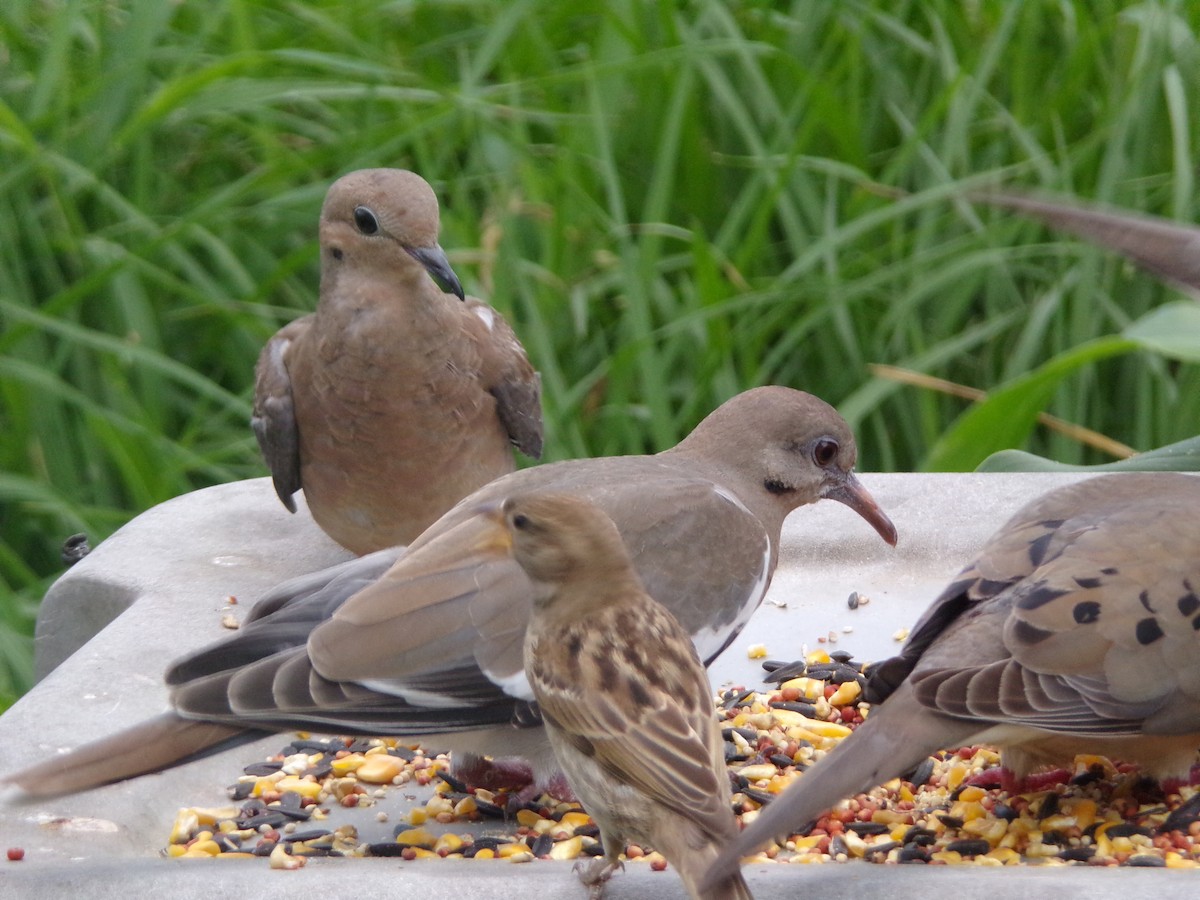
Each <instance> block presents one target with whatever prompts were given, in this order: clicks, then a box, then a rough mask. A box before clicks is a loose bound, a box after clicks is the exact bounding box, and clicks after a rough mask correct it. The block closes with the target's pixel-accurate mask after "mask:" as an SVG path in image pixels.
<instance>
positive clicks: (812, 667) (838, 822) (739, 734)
mask: <svg viewBox="0 0 1200 900" xmlns="http://www.w3.org/2000/svg"><path fill="white" fill-rule="evenodd" d="M763 667H764V669H766V670H767V672H768V675H767V679H768V681H773V682H775V683H776V685H777V687H776V688H775V689H773V690H766V691H756V690H745V689H740V688H734V689H730V690H727V691H724V692H723V693H722V694H721V695H720V696H719V697H718V698H717V711H718V714H719V715H720V716H721V717H722V720H723V722H722V730H723V733H724V735H725V759H726V762H727V764H728V766H729V773H730V778H731V779H732V780H733V786H734V797H733V803H734V811H735V812H736V813H737V814H738V816H739V817H740V818H741V819H743V820H744V821H747V822H748V821H750V819H751V818H752V817H754V816H755V815H757V811H758V809H759V808H760V807H761V806H762V805H763V804H765V803H769V802H770V801H771V800H772V799H773V798H774V797H775V796H776V795H778V794H779V793H780V792H782V791H783V790H784V789H785V788H786V787H787V786H788V785H789V784H791V782H792V781H793V779H796V778H799V777H803V772H804V770H805V769H806V768H808V766H809V765H811V764H812V763H813V762H815V761H816V760H817V759H819V758H820V757H821V756H823V755H824V754H825V753H827V752H828V751H829V750H831V749H832V748H833V747H834V746H836V744H837V742H838V741H840V740H841V739H843V738H844V737H846V736H847V735H849V734H850V733H851V732H852V730H853V728H854V727H855V726H856V725H857V724H859V723H861V722H862V721H863V719H864V718H865V717H866V716H867V715H869V713H870V708H869V705H868V704H867V703H865V702H862V701H861V700H860V696H861V692H862V687H863V680H864V679H863V675H862V669H863V667H862V666H861V665H859V664H857V663H855V662H854V661H853V660H852V659H851V658H850V656H849V654H846V653H844V652H841V651H834V652H832V653H827V652H826V651H824V650H818V651H815V652H813V653H810V654H808V655H807V657H806V658H805V659H804V660H802V661H799V662H794V663H786V664H784V663H779V662H774V661H770V660H765V661H764V662H763ZM998 765H999V754H997V753H996V752H995V751H994V750H991V749H989V748H986V747H968V748H964V749H961V750H957V751H955V752H948V753H941V754H939V755H938V756H937V757H930V758H928V759H927V760H926V761H925V762H924V763H923V764H922V765H921V766H919V767H918V768H917V770H916V771H915V772H913V773H910V775H909V777H908V779H907V780H904V779H895V780H893V781H891V782H889V783H887V784H885V785H883V786H882V787H879V788H876V789H874V790H872V791H870V792H868V793H866V794H860V795H858V796H857V797H854V798H851V799H849V800H847V801H844V802H842V803H841V804H839V805H838V806H837V807H836V808H835V809H834V810H833V811H831V812H830V813H828V814H827V815H823V816H822V817H821V818H820V819H818V820H817V821H816V822H815V823H812V825H811V826H810V827H809V828H807V829H806V830H804V831H802V832H800V833H797V834H794V835H791V836H790V838H789V840H788V841H786V843H785V844H784V845H782V846H778V847H772V848H771V849H769V850H767V851H766V852H764V853H761V854H759V855H758V856H756V857H754V858H753V859H754V861H768V860H773V861H775V862H776V863H810V862H829V861H838V862H842V861H845V860H850V859H862V860H867V861H869V862H877V863H917V864H928V865H957V864H965V863H970V864H976V865H991V866H1001V865H1013V864H1020V863H1030V864H1041V865H1093V866H1096V865H1101V866H1117V865H1126V866H1165V867H1168V868H1194V867H1196V866H1198V865H1200V840H1198V839H1200V791H1198V790H1197V789H1196V788H1193V787H1186V786H1185V787H1183V788H1181V789H1180V790H1179V792H1177V793H1176V792H1173V793H1171V794H1170V795H1169V796H1164V794H1163V792H1162V789H1161V788H1160V787H1159V785H1158V784H1157V783H1156V782H1153V781H1151V780H1149V779H1145V778H1142V777H1141V776H1139V775H1138V773H1137V771H1136V770H1134V769H1131V768H1129V767H1127V766H1124V765H1120V764H1116V765H1114V763H1112V762H1110V761H1109V760H1108V759H1105V758H1104V757H1099V756H1079V757H1077V758H1076V760H1075V765H1074V769H1073V771H1061V772H1058V773H1050V774H1048V775H1046V776H1044V777H1042V778H1041V779H1040V780H1039V782H1038V789H1037V790H1035V791H1032V792H1030V793H1024V794H1020V795H1017V796H1008V795H1007V794H1005V793H1004V792H1002V791H1001V790H999V789H998V787H995V786H992V785H991V784H989V781H992V782H994V781H995V779H989V777H988V776H987V775H985V774H983V773H985V772H987V771H989V770H994V769H995V768H996V767H997V766H998ZM414 784H415V785H433V786H434V789H433V792H432V796H431V797H430V798H429V799H428V800H426V801H425V803H424V805H414V806H412V807H411V808H410V809H408V810H407V812H406V813H405V819H406V820H405V821H403V822H401V823H400V824H398V825H396V826H395V828H394V836H393V838H392V839H391V840H387V841H376V842H369V841H363V840H360V839H359V836H358V829H357V828H356V827H355V826H354V825H348V824H343V825H340V826H337V827H323V823H324V822H325V821H326V820H328V819H329V818H330V816H331V813H332V812H333V811H334V810H335V808H339V807H340V808H343V809H344V808H350V807H372V806H375V804H376V803H378V802H379V801H380V800H381V799H383V798H385V797H386V796H387V795H388V793H389V792H392V791H405V790H410V789H411V786H412V785H414ZM230 798H231V804H230V805H229V806H227V807H221V808H217V809H196V808H191V809H182V810H180V811H179V815H178V817H177V818H176V821H175V825H174V827H173V829H172V831H171V836H170V845H169V846H168V848H167V850H166V854H167V855H168V856H171V857H189V858H190V857H201V856H217V855H221V856H228V855H231V854H237V855H243V856H262V857H267V858H268V859H269V860H270V864H271V866H273V867H278V868H296V867H298V866H301V865H303V864H304V862H305V860H306V859H307V858H308V857H312V856H401V857H403V858H405V859H420V858H426V857H456V858H460V857H461V858H473V859H508V860H510V861H513V862H525V861H529V860H532V859H535V858H550V859H575V858H578V857H581V856H591V855H599V854H601V853H602V850H601V846H600V842H599V840H598V833H599V832H598V829H597V828H596V826H595V824H594V823H592V821H591V819H589V818H588V816H587V814H586V813H584V812H583V811H582V810H581V808H580V806H579V804H577V803H574V802H563V801H559V800H556V799H554V798H552V797H550V796H549V795H546V794H543V795H542V796H541V797H539V798H537V799H536V800H533V801H531V802H524V803H521V802H519V801H518V798H517V795H516V794H509V793H506V792H503V791H501V792H493V791H488V790H484V789H483V788H475V787H472V786H470V785H466V784H463V783H461V782H460V781H458V780H457V779H456V778H454V777H453V776H452V775H451V774H450V762H449V760H448V758H447V757H446V756H445V755H435V754H428V753H425V752H422V751H421V750H420V749H419V748H415V747H412V746H411V745H407V744H405V743H404V742H403V741H401V742H397V741H395V740H391V739H378V738H376V739H362V738H358V739H352V738H331V739H328V740H310V739H307V738H302V739H297V740H294V741H292V742H291V743H290V744H289V745H288V746H287V747H285V748H284V749H283V750H282V752H280V753H279V754H277V755H276V756H273V757H271V758H270V759H268V760H266V761H265V762H260V763H255V764H254V765H251V766H248V767H247V768H246V770H245V773H244V774H243V775H242V776H241V777H240V778H239V779H238V781H237V783H236V784H234V785H233V786H232V787H231V788H230ZM338 811H339V812H340V811H341V810H338ZM364 814H365V815H370V813H364ZM376 815H377V816H378V817H379V818H378V819H377V821H378V822H381V821H384V818H385V814H384V813H382V812H380V813H377V814H376ZM459 823H462V824H463V825H466V824H468V823H475V824H474V825H472V826H471V830H465V829H463V830H461V833H460V831H459V830H456V829H455V828H454V826H455V825H456V824H459ZM479 823H486V824H487V827H484V828H481V827H480V824H479ZM435 826H436V828H435ZM441 829H449V830H443V831H442V833H435V830H441ZM480 831H483V832H485V833H482V834H481V833H475V832H480ZM626 856H627V858H629V859H642V860H645V861H647V862H648V863H649V864H650V865H652V866H653V867H655V868H659V869H661V868H664V867H665V865H666V863H665V862H664V860H663V859H662V857H661V856H659V855H658V854H657V853H654V852H653V851H651V850H650V848H641V847H636V846H630V847H628V848H627V850H626Z"/></svg>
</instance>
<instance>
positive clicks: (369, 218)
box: [354, 206, 379, 234]
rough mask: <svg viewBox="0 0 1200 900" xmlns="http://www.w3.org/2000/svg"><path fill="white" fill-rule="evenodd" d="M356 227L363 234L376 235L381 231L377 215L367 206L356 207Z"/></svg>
mask: <svg viewBox="0 0 1200 900" xmlns="http://www.w3.org/2000/svg"><path fill="white" fill-rule="evenodd" d="M354 225H355V227H357V228H358V230H359V231H361V232H362V233H363V234H375V233H376V232H377V231H379V220H378V219H376V218H375V213H373V212H371V211H370V210H369V209H367V208H366V207H365V206H356V207H354Z"/></svg>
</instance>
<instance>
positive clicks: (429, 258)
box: [404, 244, 467, 300]
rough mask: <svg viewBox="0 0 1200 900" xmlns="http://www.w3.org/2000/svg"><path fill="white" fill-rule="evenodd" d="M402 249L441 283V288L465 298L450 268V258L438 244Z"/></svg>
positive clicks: (456, 277) (461, 298)
mask: <svg viewBox="0 0 1200 900" xmlns="http://www.w3.org/2000/svg"><path fill="white" fill-rule="evenodd" d="M404 249H405V250H406V251H407V252H408V255H409V256H411V257H412V258H413V259H415V260H416V261H417V262H419V263H420V264H421V265H422V266H423V267H424V268H425V271H426V272H428V273H429V274H430V275H432V276H433V277H434V279H435V280H436V281H438V282H439V283H440V284H441V285H442V287H443V290H446V291H449V293H451V294H453V295H454V296H455V297H457V298H458V299H459V300H466V299H467V295H466V293H465V292H464V291H463V288H462V284H461V283H460V282H459V280H458V276H457V275H455V274H454V270H453V269H452V268H450V260H448V259H446V251H445V250H443V249H442V248H441V247H440V246H439V245H438V244H434V245H433V246H432V247H405V248H404Z"/></svg>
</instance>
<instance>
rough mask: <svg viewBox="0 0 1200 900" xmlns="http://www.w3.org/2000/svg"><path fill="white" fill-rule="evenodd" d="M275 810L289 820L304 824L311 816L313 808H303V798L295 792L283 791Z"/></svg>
mask: <svg viewBox="0 0 1200 900" xmlns="http://www.w3.org/2000/svg"><path fill="white" fill-rule="evenodd" d="M275 810H276V811H277V812H280V813H283V814H284V815H285V816H287V817H288V818H289V819H295V820H296V821H298V822H305V821H307V820H308V818H309V817H310V816H311V815H312V810H313V808H312V807H306V806H304V798H303V797H302V796H301V795H300V794H297V793H296V792H295V791H284V792H283V796H281V797H280V798H279V806H277V807H275Z"/></svg>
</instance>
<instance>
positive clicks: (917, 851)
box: [896, 847, 929, 863]
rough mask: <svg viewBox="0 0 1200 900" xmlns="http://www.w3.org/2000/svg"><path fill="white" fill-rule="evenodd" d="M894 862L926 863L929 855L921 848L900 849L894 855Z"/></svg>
mask: <svg viewBox="0 0 1200 900" xmlns="http://www.w3.org/2000/svg"><path fill="white" fill-rule="evenodd" d="M896 861H897V862H902V863H927V862H929V853H928V852H926V850H925V849H924V848H923V847H902V848H901V849H900V852H899V853H898V854H896Z"/></svg>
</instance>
